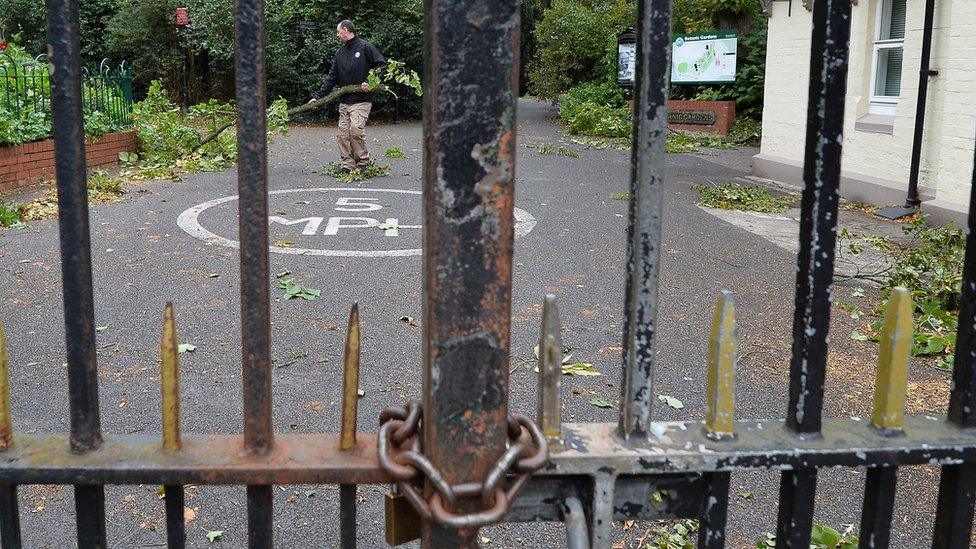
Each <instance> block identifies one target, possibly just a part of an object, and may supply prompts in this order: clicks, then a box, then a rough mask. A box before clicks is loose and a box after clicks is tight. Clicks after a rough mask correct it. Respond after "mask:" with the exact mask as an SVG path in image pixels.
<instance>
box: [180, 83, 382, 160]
mask: <svg viewBox="0 0 976 549" xmlns="http://www.w3.org/2000/svg"><path fill="white" fill-rule="evenodd" d="M369 91H370V92H386V93H389V94H391V95H393V96H396V94H394V93H393V91H392V90H390V88H389V87H387V86H385V85H383V84H380V85H378V86H376V87H372V88H370V89H369ZM362 92H363V89H362V87H361V86H360V85H359V84H350V85H348V86H343V87H341V88H336V89H335V90H334V91H333V92H332V93H330V94H329V95H326V96H325V97H323V98H322V99H316V100H315V101H311V102H309V103H305V104H304V105H299V106H297V107H295V108H293V109H288V116H289V117H291V116H295V115H296V114H304V113H307V112H311V111H315V110H318V109H321V108H322V107H324V106H326V105H329V104H332V103H335V102H336V101H338V100H339V99H340V98H341V97H342V96H344V95H347V94H350V93H362ZM233 125H234V120H233V119H231V121H230V122H227V123H225V124H224V125H223V126H221V127H219V128H217V129H216V130H214V131H213V132H212V133H211V134H210V135H208V136H207V137H206V138H205V139H204V140H203V141H201V142H200V143H198V144H197V146H195V147H193V149H191V150H190V152H189V153H187V154H193V153H194V152H196V151H197V150H199V149H200V147H202V146H204V145H206V144H207V143H210V142H211V141H213V140H214V139H217V137H218V136H220V134H222V133H224V130H226V129H227V128H229V127H231V126H233Z"/></svg>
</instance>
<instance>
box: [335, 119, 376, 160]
mask: <svg viewBox="0 0 976 549" xmlns="http://www.w3.org/2000/svg"><path fill="white" fill-rule="evenodd" d="M372 106H373V104H372V103H354V104H352V105H347V104H345V103H339V135H337V136H336V143H338V144H339V156H340V157H341V158H342V165H343V166H344V167H346V168H349V169H350V170H352V169H354V168H355V167H356V166H364V165H366V164H369V151H368V150H366V120H367V119H369V110H370V108H372Z"/></svg>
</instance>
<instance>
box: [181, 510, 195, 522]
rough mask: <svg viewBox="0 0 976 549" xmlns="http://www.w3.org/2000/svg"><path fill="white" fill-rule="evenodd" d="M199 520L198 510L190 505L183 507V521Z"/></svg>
mask: <svg viewBox="0 0 976 549" xmlns="http://www.w3.org/2000/svg"><path fill="white" fill-rule="evenodd" d="M195 520H197V512H196V511H195V510H193V509H191V508H189V507H184V508H183V523H184V524H189V523H191V522H193V521H195Z"/></svg>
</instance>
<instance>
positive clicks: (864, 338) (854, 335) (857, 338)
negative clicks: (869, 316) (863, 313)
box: [851, 330, 871, 341]
mask: <svg viewBox="0 0 976 549" xmlns="http://www.w3.org/2000/svg"><path fill="white" fill-rule="evenodd" d="M851 339H853V340H854V341H869V340H870V339H871V337H870V336H866V335H864V334H862V333H860V332H858V331H857V330H854V331H853V332H851Z"/></svg>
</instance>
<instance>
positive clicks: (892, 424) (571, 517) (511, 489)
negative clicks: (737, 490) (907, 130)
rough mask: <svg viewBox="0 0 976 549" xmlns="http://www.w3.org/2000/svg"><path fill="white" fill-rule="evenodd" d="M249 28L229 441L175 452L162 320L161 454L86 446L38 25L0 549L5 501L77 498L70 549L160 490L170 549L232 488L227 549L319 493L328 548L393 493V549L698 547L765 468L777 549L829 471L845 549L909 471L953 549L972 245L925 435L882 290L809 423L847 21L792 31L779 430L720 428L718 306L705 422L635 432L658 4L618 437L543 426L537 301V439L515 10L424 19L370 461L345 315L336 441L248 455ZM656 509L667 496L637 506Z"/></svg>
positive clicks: (644, 400)
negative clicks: (944, 406)
mask: <svg viewBox="0 0 976 549" xmlns="http://www.w3.org/2000/svg"><path fill="white" fill-rule="evenodd" d="M263 7H264V6H263V2H261V0H238V2H237V16H236V28H237V34H236V40H237V47H236V57H237V62H236V63H237V64H236V71H237V100H238V102H237V105H238V126H237V131H238V144H239V145H238V147H239V163H238V182H239V191H240V233H241V236H240V242H241V255H240V263H241V316H242V348H243V355H242V361H243V372H244V404H245V407H244V409H245V417H244V431H243V436H238V435H181V434H180V415H179V371H178V363H177V362H178V361H177V355H176V354H175V348H176V335H175V334H176V332H175V326H174V323H173V317H172V311H171V309H169V308H167V310H166V315H165V322H164V332H163V333H164V336H163V344H162V349H163V353H162V354H163V361H162V374H163V375H162V376H161V377H162V380H163V388H162V392H163V402H164V406H163V409H164V417H163V427H164V428H163V437H162V440H160V439H159V438H157V437H152V436H141V435H129V436H112V437H103V436H102V433H101V429H100V424H99V405H98V387H97V376H96V354H95V346H94V341H95V325H94V316H93V292H92V266H91V250H90V248H91V246H90V242H89V230H88V229H89V227H88V209H87V193H86V191H85V173H86V172H85V163H84V158H85V156H84V139H83V132H82V131H81V124H82V110H83V104H82V94H81V71H80V68H79V52H78V49H79V47H78V14H77V3H76V1H75V0H48V2H47V21H48V40H49V42H50V44H51V46H52V51H53V55H52V62H53V67H54V74H53V78H52V104H53V113H54V121H55V138H56V141H57V179H58V193H59V200H60V214H59V215H60V218H59V219H60V235H61V252H62V270H63V284H64V308H65V334H66V340H67V357H68V376H69V392H70V410H71V433H70V436H63V435H36V436H35V435H19V434H18V435H16V436H12V435H11V427H10V425H11V424H10V409H9V388H8V386H7V382H6V364H5V362H4V361H0V366H3V368H0V372H2V375H0V448H2V450H3V453H2V454H0V455H2V460H0V485H2V487H0V533H2V540H3V545H4V547H19V546H20V529H19V523H18V511H17V498H16V493H17V492H16V491H17V485H21V484H35V483H45V484H72V485H74V486H75V505H76V511H77V530H78V541H79V545H80V546H81V547H84V548H88V547H103V546H105V544H106V540H105V510H104V509H105V508H104V503H105V502H104V491H103V486H104V485H105V484H128V483H146V484H163V485H165V486H166V512H167V527H168V529H169V530H168V532H169V538H168V539H169V544H170V546H171V547H182V546H183V544H184V539H185V536H184V531H183V523H184V522H183V502H182V497H183V493H182V486H183V485H186V484H189V483H194V484H237V485H247V486H248V489H247V507H248V511H247V514H248V531H249V544H250V546H251V547H271V546H272V539H271V533H272V528H271V523H272V520H273V516H272V514H273V513H272V505H271V486H272V485H275V484H286V483H287V484H340V485H344V487H343V489H342V491H341V493H342V498H341V506H342V509H341V521H342V523H343V524H342V528H341V532H342V544H343V545H344V546H346V547H351V546H353V545H354V543H355V521H354V519H355V505H356V502H355V499H354V494H355V487H354V486H353V485H356V484H364V483H390V482H394V481H396V482H398V484H399V485H400V488H399V491H400V492H399V494H398V495H397V494H391V496H390V500H389V501H388V503H389V505H388V507H387V509H388V511H389V512H390V513H392V514H393V516H392V517H388V519H389V520H388V526H390V528H392V529H393V530H395V531H396V535H395V536H393V537H394V538H396V539H395V540H394V541H401V540H403V539H406V538H409V537H412V533H411V532H409V530H411V528H406V527H409V526H413V527H416V526H417V524H416V520H418V519H411V516H413V515H412V513H413V512H416V513H417V514H419V517H420V519H419V520H422V523H423V524H422V526H423V527H422V528H421V529H420V530H421V531H420V532H419V533H420V535H422V537H423V540H424V543H425V546H428V547H447V546H459V545H465V546H472V545H475V544H476V543H477V541H476V540H477V537H476V535H477V529H478V527H479V526H480V525H482V524H485V523H487V522H492V521H496V520H502V519H503V520H508V521H546V520H550V521H564V522H565V523H566V524H567V527H568V528H567V530H568V532H569V544H570V546H572V547H586V546H592V547H599V548H603V547H608V546H609V540H610V537H609V533H610V528H611V524H612V523H613V521H615V520H625V519H659V518H698V519H700V520H701V528H700V537H699V546H700V547H722V546H723V545H724V543H725V523H726V515H727V508H728V491H729V474H730V472H731V471H737V470H748V469H768V468H772V469H778V470H782V471H783V472H782V483H781V487H780V505H779V517H778V526H777V544H778V545H779V546H782V547H795V548H803V549H806V548H807V547H808V544H809V540H810V532H811V527H812V521H813V513H814V494H815V486H816V481H817V471H818V470H819V469H823V468H827V467H867V468H868V477H867V482H866V487H865V495H864V505H863V516H862V524H861V528H862V535H861V544H862V545H861V546H862V547H885V546H887V543H888V535H889V530H890V526H891V516H892V506H893V501H894V488H895V480H896V474H897V468H898V467H901V466H907V465H919V464H937V465H939V466H941V467H942V479H941V482H940V487H939V498H938V506H937V509H936V520H935V532H934V536H933V537H934V540H935V541H934V546H935V547H955V548H964V547H967V546H969V540H970V532H971V528H972V520H973V507H974V497H976V496H974V492H976V434H974V432H973V429H972V428H973V427H974V426H976V333H974V332H976V237H972V236H971V237H970V238H969V242H968V245H967V252H966V260H965V273H964V283H963V297H962V309H961V313H960V315H961V316H960V321H959V327H960V331H959V337H958V346H957V350H956V351H957V352H956V359H955V367H954V371H953V386H952V393H951V399H950V405H949V411H948V415H947V417H941V418H935V417H929V416H926V417H907V418H906V417H904V414H903V409H904V390H905V372H906V369H907V366H908V360H909V353H908V351H907V350H906V344H907V341H910V339H911V333H910V332H911V328H910V327H911V319H910V315H911V310H912V309H911V307H910V305H909V300H910V298H909V296H907V295H906V294H905V293H904V292H902V291H897V290H896V291H895V292H894V293H893V296H894V298H893V299H892V301H891V303H890V304H889V310H888V315H887V318H886V328H885V330H884V332H883V335H882V347H881V358H880V361H879V375H878V383H877V390H876V399H875V410H874V414H873V416H872V419H871V420H870V421H861V420H857V419H822V418H821V411H822V406H823V396H824V374H825V368H826V357H827V335H828V325H829V322H828V321H829V316H830V295H831V283H832V275H833V269H834V245H835V237H836V226H837V200H838V184H839V180H840V160H841V151H842V140H841V137H842V127H843V113H844V98H845V87H846V85H845V78H846V74H847V45H848V38H849V30H850V16H851V2H850V0H820V1H818V2H816V3H815V7H814V15H813V17H814V25H813V45H812V55H811V71H810V74H811V82H810V94H809V107H808V113H809V114H808V123H807V142H806V160H805V171H804V181H805V188H804V191H803V199H802V221H801V235H800V237H801V246H800V254H799V262H798V270H797V278H796V310H795V317H794V334H793V357H792V361H791V374H790V390H789V395H790V399H789V409H788V415H787V417H786V418H785V419H779V420H766V421H751V420H734V407H733V392H732V389H733V383H734V368H735V362H736V347H735V345H736V341H735V318H734V313H733V308H732V301H731V295H730V294H728V293H723V294H722V295H721V296H720V298H719V304H718V307H717V311H716V317H715V321H714V323H713V333H712V342H711V351H710V358H709V374H708V379H709V384H708V399H707V400H708V411H707V415H706V421H705V422H704V423H701V422H655V421H653V418H652V417H651V413H650V412H651V406H650V405H651V395H652V394H653V393H652V391H651V386H652V382H653V378H654V370H655V354H654V339H655V337H656V331H657V330H656V324H655V323H656V310H657V304H658V293H659V292H658V270H659V266H660V262H661V256H660V253H659V250H660V242H661V218H662V208H661V204H662V199H663V188H664V187H663V185H664V173H665V172H664V151H665V138H666V120H667V116H666V100H667V96H668V93H667V88H668V71H669V65H670V63H669V59H668V54H667V52H668V51H669V48H668V45H669V36H670V31H671V20H670V13H671V1H670V0H641V1H640V8H639V32H638V35H639V40H638V59H639V60H640V63H639V67H640V70H639V72H638V85H637V88H636V103H637V105H636V109H635V112H636V117H635V125H634V141H633V169H632V182H631V196H632V201H631V205H630V231H629V245H628V258H627V262H628V263H627V265H628V273H629V274H628V279H627V298H626V303H625V311H626V325H625V329H624V334H623V345H624V361H623V383H622V393H621V397H622V398H621V403H622V404H621V413H620V421H619V423H616V424H609V423H607V424H602V423H575V424H572V423H571V424H562V423H561V421H560V417H559V398H560V393H559V380H560V375H561V372H560V360H559V358H560V351H561V345H560V340H559V320H558V314H557V311H556V306H555V299H554V298H552V297H547V298H546V301H545V309H544V319H543V326H542V331H541V336H540V376H541V379H540V395H539V414H538V423H539V424H540V425H541V431H542V432H541V433H540V429H538V428H536V427H535V425H534V424H533V423H532V422H531V421H530V420H528V418H525V417H524V416H518V415H517V414H509V413H508V369H507V362H508V356H509V329H510V326H509V322H510V298H511V271H512V249H513V225H514V223H513V212H512V208H513V201H514V180H515V179H514V172H515V151H516V146H515V127H516V125H515V112H516V99H517V85H516V84H517V78H516V75H517V74H518V58H517V54H516V52H517V45H518V43H519V42H518V32H519V20H518V13H519V10H518V2H517V1H516V0H497V1H493V2H457V1H453V0H427V3H426V9H427V17H426V21H427V23H426V24H427V34H426V36H427V50H426V55H427V75H426V76H427V89H428V95H427V97H426V103H425V126H424V128H425V153H424V167H425V177H424V193H425V200H424V217H425V219H424V221H425V223H424V231H425V250H424V261H425V263H424V265H425V286H424V289H425V295H424V299H425V304H424V326H425V330H426V331H425V347H424V372H425V377H424V401H423V403H422V405H420V404H411V405H409V406H408V407H407V408H406V409H404V410H391V411H388V412H385V413H384V417H383V419H384V420H385V421H386V422H385V423H384V426H383V428H382V429H381V431H380V437H379V438H377V436H376V435H373V434H363V433H360V434H358V435H357V434H356V432H355V424H356V417H355V411H356V408H355V401H356V394H355V389H356V386H357V383H356V375H357V371H358V370H357V369H358V357H359V336H358V313H357V312H356V310H355V309H354V310H353V313H352V315H351V317H350V325H349V333H348V336H347V337H348V339H347V348H346V361H345V365H346V369H345V373H346V377H345V390H344V398H345V400H344V405H343V410H344V412H343V413H344V416H343V423H342V425H343V431H342V432H341V433H340V434H339V435H327V434H313V435H297V434H275V433H273V432H272V428H271V425H272V424H271V398H272V386H271V377H270V338H271V330H270V326H269V295H268V291H269V290H268V280H269V272H268V224H267V219H268V217H267V213H268V211H267V210H268V208H267V161H266V143H265V92H264V89H265V88H264V60H263V47H262V46H263V14H264V9H263ZM973 204H974V205H976V196H974V201H973ZM974 212H976V210H973V211H971V212H970V218H969V224H970V228H971V231H972V230H976V213H974ZM906 338H907V339H906ZM547 442H548V445H549V452H548V455H547V452H546V444H547ZM539 466H542V468H541V470H540V471H539V472H537V473H536V474H535V475H532V476H531V477H530V476H529V475H530V473H531V472H532V471H533V470H534V469H535V468H536V467H539ZM520 492H521V495H519V494H520ZM655 493H664V494H666V495H667V497H665V498H654V499H652V498H651V497H650V496H651V494H655ZM350 496H351V497H350ZM516 496H517V497H516ZM404 498H406V499H404ZM391 502H392V503H391ZM411 521H414V522H413V523H410V522H411ZM405 526H406V527H405ZM414 530H416V529H415V528H414Z"/></svg>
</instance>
